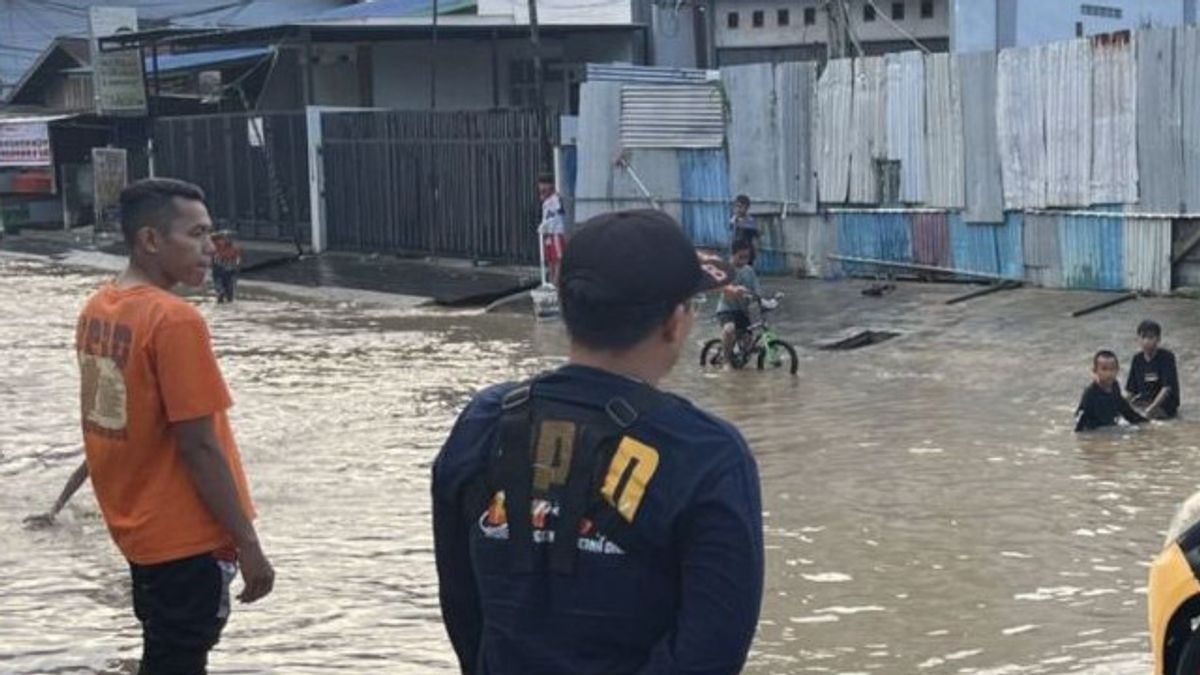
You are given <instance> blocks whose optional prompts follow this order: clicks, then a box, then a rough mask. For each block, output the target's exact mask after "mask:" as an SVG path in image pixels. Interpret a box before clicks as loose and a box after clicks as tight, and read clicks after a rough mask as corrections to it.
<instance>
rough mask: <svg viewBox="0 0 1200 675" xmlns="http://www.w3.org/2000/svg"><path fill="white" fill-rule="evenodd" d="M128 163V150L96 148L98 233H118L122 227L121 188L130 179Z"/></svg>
mask: <svg viewBox="0 0 1200 675" xmlns="http://www.w3.org/2000/svg"><path fill="white" fill-rule="evenodd" d="M128 166H129V162H128V161H127V158H126V152H125V151H124V150H122V149H120V148H92V181H93V194H94V195H95V198H96V231H97V232H116V231H117V230H119V229H121V209H120V206H121V190H124V189H125V185H126V184H127V183H128V181H129V177H128Z"/></svg>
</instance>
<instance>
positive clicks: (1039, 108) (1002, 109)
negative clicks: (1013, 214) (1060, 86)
mask: <svg viewBox="0 0 1200 675" xmlns="http://www.w3.org/2000/svg"><path fill="white" fill-rule="evenodd" d="M1044 49H1045V48H1044V47H1033V48H1029V49H1005V50H1003V51H1001V52H1000V58H999V61H998V63H997V70H998V72H997V78H996V79H997V82H998V84H997V92H996V118H997V119H996V123H997V127H998V130H997V133H998V135H999V140H1000V160H1001V162H1002V173H1003V182H1004V206H1005V208H1006V209H1009V210H1018V209H1024V208H1044V207H1045V206H1046V132H1045V118H1046V115H1045V88H1046V84H1045V82H1046V78H1045V77H1044V74H1043V71H1042V65H1041V64H1042V53H1043V51H1044Z"/></svg>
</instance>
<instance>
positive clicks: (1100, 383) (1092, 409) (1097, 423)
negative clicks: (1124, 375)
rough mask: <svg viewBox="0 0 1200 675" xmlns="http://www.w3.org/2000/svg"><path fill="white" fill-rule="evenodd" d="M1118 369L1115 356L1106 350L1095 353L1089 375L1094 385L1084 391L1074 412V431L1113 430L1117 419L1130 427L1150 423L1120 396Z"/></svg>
mask: <svg viewBox="0 0 1200 675" xmlns="http://www.w3.org/2000/svg"><path fill="white" fill-rule="evenodd" d="M1120 369H1121V368H1120V365H1119V364H1118V363H1117V355H1116V354H1114V353H1112V352H1110V351H1108V350H1102V351H1099V352H1096V356H1095V357H1093V358H1092V375H1093V376H1094V377H1095V380H1096V381H1095V382H1093V383H1091V384H1090V385H1088V388H1087V389H1084V390H1083V398H1082V399H1081V400H1080V401H1079V409H1078V410H1076V411H1075V431H1088V430H1090V429H1099V428H1100V427H1108V426H1113V425H1115V424H1116V423H1117V417H1124V418H1125V419H1126V421H1128V422H1129V423H1130V424H1142V423H1144V422H1148V421H1149V420H1147V419H1146V418H1145V417H1142V416H1141V415H1139V414H1138V412H1137V411H1136V410H1134V409H1133V406H1131V405H1129V401H1126V400H1125V397H1124V396H1122V395H1121V386H1120V385H1119V384H1117V374H1118V373H1119V372H1120Z"/></svg>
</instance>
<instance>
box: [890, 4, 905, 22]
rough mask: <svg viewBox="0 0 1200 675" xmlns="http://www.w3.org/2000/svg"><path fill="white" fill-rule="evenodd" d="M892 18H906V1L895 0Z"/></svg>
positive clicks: (900, 19)
mask: <svg viewBox="0 0 1200 675" xmlns="http://www.w3.org/2000/svg"><path fill="white" fill-rule="evenodd" d="M892 19H893V20H894V21H903V20H904V3H903V2H893V3H892Z"/></svg>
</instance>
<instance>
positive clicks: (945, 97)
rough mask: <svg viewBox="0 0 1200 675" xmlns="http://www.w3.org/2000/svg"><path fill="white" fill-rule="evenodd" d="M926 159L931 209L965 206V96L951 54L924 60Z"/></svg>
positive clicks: (929, 57) (928, 57)
mask: <svg viewBox="0 0 1200 675" xmlns="http://www.w3.org/2000/svg"><path fill="white" fill-rule="evenodd" d="M925 115H926V123H925V128H926V133H925V157H926V166H927V167H928V171H929V200H928V204H929V205H930V206H937V207H941V208H950V209H961V208H963V206H965V196H964V191H965V189H966V179H965V176H964V174H965V167H964V166H963V116H962V96H961V94H960V93H959V88H958V76H957V65H956V62H955V61H954V60H953V59H951V58H950V55H949V54H930V55H929V56H926V57H925Z"/></svg>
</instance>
